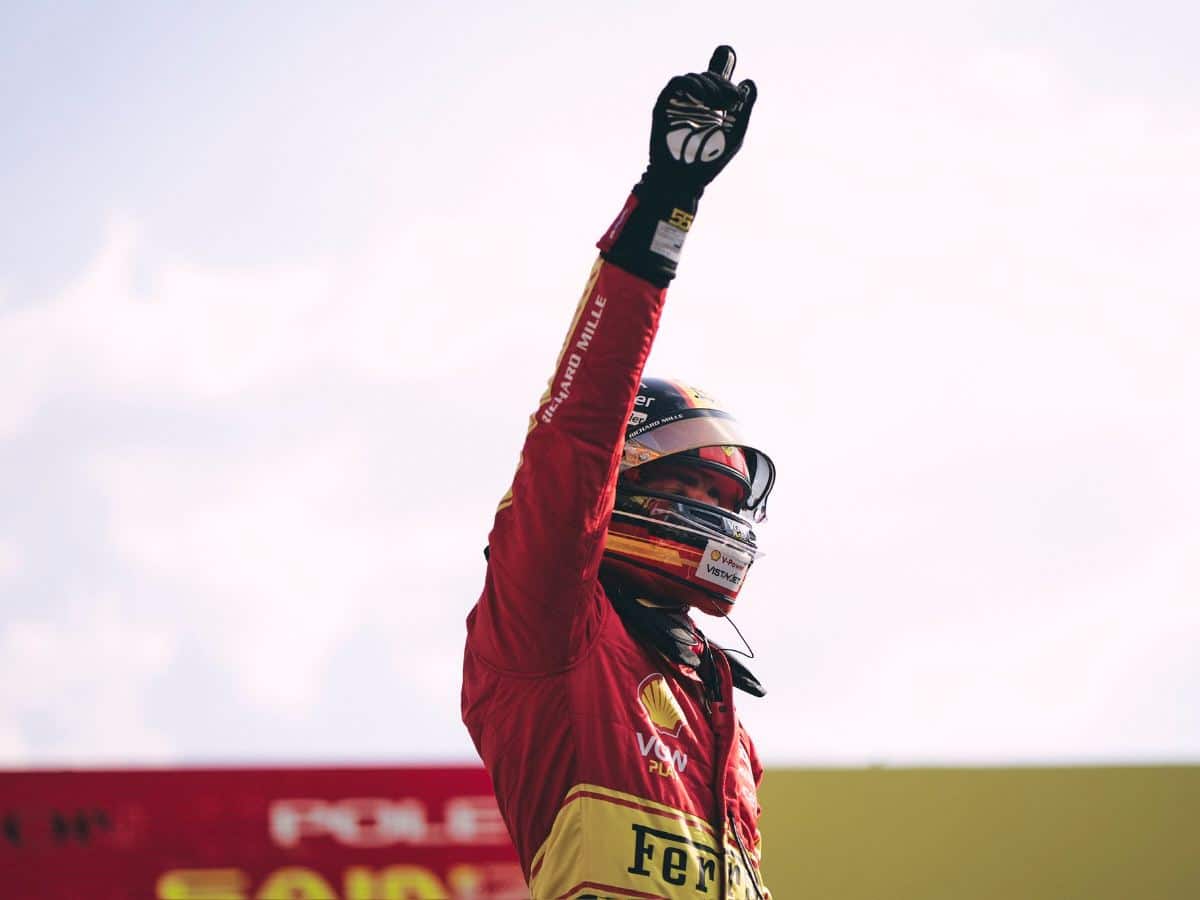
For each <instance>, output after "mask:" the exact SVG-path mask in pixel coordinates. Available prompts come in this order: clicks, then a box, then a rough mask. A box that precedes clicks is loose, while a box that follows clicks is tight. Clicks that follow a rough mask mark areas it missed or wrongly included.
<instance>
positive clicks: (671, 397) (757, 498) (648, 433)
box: [602, 378, 775, 615]
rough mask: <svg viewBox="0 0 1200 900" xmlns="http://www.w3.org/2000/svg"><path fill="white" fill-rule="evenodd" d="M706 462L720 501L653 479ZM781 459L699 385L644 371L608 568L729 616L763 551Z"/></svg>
mask: <svg viewBox="0 0 1200 900" xmlns="http://www.w3.org/2000/svg"><path fill="white" fill-rule="evenodd" d="M697 468H699V469H704V470H706V473H707V477H706V478H705V484H707V485H709V486H710V488H711V497H710V499H711V500H712V502H711V503H710V502H703V501H701V500H698V499H696V498H695V497H694V496H686V495H684V494H681V493H677V492H669V491H662V490H655V489H652V488H651V487H649V486H647V485H644V482H646V481H650V480H651V479H650V478H649V477H648V476H650V475H652V474H654V473H656V472H657V473H661V474H665V475H678V474H685V473H686V472H687V471H688V470H691V471H692V472H695V470H696V469H697ZM774 482H775V464H774V463H772V462H771V459H770V457H768V456H767V455H766V454H765V453H763V452H762V451H760V450H757V449H755V448H753V447H752V446H750V445H749V444H748V443H747V442H746V441H745V440H744V439H743V438H742V434H741V429H740V426H739V425H738V423H737V420H735V419H734V418H733V416H731V415H730V414H729V413H728V412H726V411H725V410H724V409H722V408H721V407H720V406H719V405H718V403H717V401H716V400H714V399H713V398H712V397H711V396H709V395H708V394H706V393H705V392H704V391H701V390H699V389H697V388H694V387H691V386H689V385H686V384H683V383H681V382H678V381H671V380H667V379H662V378H644V379H642V382H641V386H640V388H639V390H638V395H637V398H636V400H635V401H634V405H633V412H632V414H631V415H630V417H629V423H628V425H627V426H626V428H625V445H624V448H623V450H622V453H621V462H620V474H619V477H618V479H617V490H616V499H615V501H614V506H613V514H612V519H611V521H610V523H609V526H608V534H607V537H606V540H605V549H604V559H603V562H602V569H603V571H604V572H605V574H607V575H610V576H616V577H618V578H619V579H621V581H622V582H623V583H624V584H625V585H627V586H628V587H629V588H630V589H632V590H633V591H635V592H642V593H643V594H644V596H645V597H646V598H647V599H648V600H651V601H653V602H661V603H666V604H675V603H677V604H680V605H685V606H691V607H695V608H697V609H699V610H701V611H702V612H707V613H709V614H711V615H725V614H727V613H728V612H729V610H730V609H731V608H732V607H733V603H734V601H735V600H736V599H737V596H738V593H739V592H740V591H741V589H742V585H743V584H744V583H745V579H746V573H747V572H748V571H749V569H750V566H751V564H752V563H753V562H754V560H755V559H756V558H757V557H758V556H759V555H760V551H759V549H758V544H757V541H756V538H755V534H754V526H755V525H756V524H757V523H759V522H762V521H763V520H764V519H765V518H766V514H767V496H768V495H769V494H770V493H771V487H772V486H773V484H774Z"/></svg>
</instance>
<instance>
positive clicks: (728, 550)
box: [696, 540, 753, 592]
mask: <svg viewBox="0 0 1200 900" xmlns="http://www.w3.org/2000/svg"><path fill="white" fill-rule="evenodd" d="M752 560H753V557H751V556H750V554H749V553H744V552H742V551H741V550H738V549H736V548H734V547H730V546H729V545H728V544H722V543H721V542H720V541H717V540H710V541H709V542H708V546H707V547H705V548H704V553H703V555H701V557H700V565H699V566H697V567H696V577H698V578H703V579H704V580H705V581H708V582H711V583H712V584H716V585H719V586H721V587H723V588H727V589H729V590H730V591H733V592H736V591H738V590H739V589H740V588H741V586H742V581H743V580H744V579H745V577H746V570H747V569H748V568H750V563H751V561H752Z"/></svg>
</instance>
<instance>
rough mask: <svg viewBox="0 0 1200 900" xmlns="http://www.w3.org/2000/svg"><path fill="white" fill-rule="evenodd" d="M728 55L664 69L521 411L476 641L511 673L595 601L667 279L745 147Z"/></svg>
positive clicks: (576, 625)
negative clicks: (632, 177) (628, 430)
mask: <svg viewBox="0 0 1200 900" xmlns="http://www.w3.org/2000/svg"><path fill="white" fill-rule="evenodd" d="M734 62H735V58H734V53H733V50H732V49H731V48H729V47H726V46H722V47H718V48H717V50H716V51H715V52H714V53H713V56H712V60H711V61H710V63H709V68H708V71H706V72H702V73H691V74H688V75H680V76H677V77H676V78H672V79H671V80H670V82H668V83H667V85H666V87H665V88H663V90H662V92H661V93H660V94H659V97H658V100H657V102H656V103H655V106H654V112H653V116H652V121H651V135H650V164H649V166H648V167H647V169H646V172H645V174H644V175H643V176H642V179H641V181H640V182H639V183H638V184H637V186H636V187H635V188H634V189H633V193H632V195H631V196H630V197H629V199H628V200H627V201H626V203H625V206H624V208H623V209H622V210H621V213H620V215H618V216H617V219H616V221H614V222H613V224H612V226H611V227H610V228H609V229H608V230H607V231H606V232H605V234H604V236H603V237H602V238H601V239H600V241H599V242H598V245H597V246H598V247H599V248H600V256H601V258H600V259H598V260H597V261H596V264H595V266H594V267H593V268H592V273H591V276H590V278H589V279H588V283H587V287H586V288H585V289H584V292H583V297H582V299H581V300H580V302H579V305H578V307H577V308H576V310H575V316H574V319H573V320H572V322H571V327H570V328H569V330H568V332H567V337H566V340H565V341H564V343H563V346H562V349H561V350H560V351H559V355H558V361H557V363H556V364H555V368H554V374H553V376H552V377H551V379H550V382H549V385H548V387H547V389H546V391H545V393H544V394H543V395H542V397H541V399H540V400H539V401H538V405H537V409H536V410H535V411H534V413H533V415H532V416H530V419H529V429H528V433H527V435H526V438H525V445H524V447H523V449H522V452H521V458H520V461H519V463H518V465H517V471H516V474H515V476H514V478H513V482H512V486H511V487H510V488H509V490H508V492H507V493H506V494H505V495H504V498H503V499H502V500H501V502H500V507H499V509H498V510H497V512H496V519H495V523H494V525H493V527H492V532H491V535H490V538H489V542H490V543H489V564H488V573H487V581H486V583H485V586H484V591H483V595H482V596H481V597H480V600H479V603H478V605H477V607H476V610H475V612H474V613H473V614H472V618H471V621H470V632H471V634H470V643H471V646H472V650H473V651H474V652H476V653H478V654H480V655H481V656H482V657H483V658H484V659H485V660H487V661H489V662H490V663H492V664H493V665H497V666H501V667H503V668H506V669H509V670H513V671H526V672H546V671H552V670H554V669H557V668H561V667H563V666H565V665H568V664H569V663H570V662H571V660H572V659H573V658H574V656H575V655H576V654H577V653H578V652H579V650H580V648H581V647H582V646H583V645H584V644H585V643H586V638H587V635H588V633H589V631H590V625H591V624H594V623H595V622H596V621H597V620H598V617H599V614H600V609H599V608H598V606H597V604H598V603H599V602H602V597H601V596H600V594H599V591H598V589H597V585H596V577H597V573H598V570H599V566H600V559H601V556H602V555H603V552H604V538H605V533H606V531H607V529H608V523H609V518H610V516H611V513H612V506H613V493H614V487H615V485H616V480H617V473H618V465H619V462H620V457H621V450H622V446H623V443H624V436H625V425H626V422H627V421H628V420H629V416H630V413H631V411H632V409H633V404H634V400H635V398H636V396H637V393H638V385H639V383H640V380H641V376H642V367H643V366H644V365H645V362H646V357H647V355H648V354H649V352H650V346H651V343H652V342H653V340H654V335H655V332H656V330H657V328H658V317H659V313H660V312H661V310H662V305H663V301H664V299H665V297H666V287H667V285H668V284H669V283H670V281H671V279H672V278H673V277H674V276H675V269H676V265H677V264H678V262H679V256H680V251H681V249H682V246H683V241H684V238H685V237H686V235H687V232H688V230H689V229H690V228H691V224H692V220H693V217H694V216H695V214H696V209H697V206H698V204H699V200H700V196H701V195H702V194H703V192H704V188H705V187H706V186H707V185H708V184H709V182H711V181H712V179H713V178H715V177H716V176H717V174H718V173H719V172H720V171H721V169H723V168H724V167H725V165H726V164H727V163H728V162H729V160H730V159H731V158H732V157H733V156H734V154H736V153H737V151H738V149H739V148H740V147H741V144H742V139H743V136H744V135H745V131H746V124H747V122H748V120H749V117H750V111H751V109H752V107H753V105H754V101H755V98H756V91H755V87H754V83H753V82H751V81H743V82H742V83H741V84H740V85H736V86H735V85H734V84H733V83H732V82H731V81H730V77H731V76H732V74H733V68H734Z"/></svg>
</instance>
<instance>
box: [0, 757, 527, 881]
mask: <svg viewBox="0 0 1200 900" xmlns="http://www.w3.org/2000/svg"><path fill="white" fill-rule="evenodd" d="M0 896H4V897H13V898H68V897H69V898H86V900H132V898H137V900H145V898H155V897H157V898H161V900H276V898H278V900H376V898H378V900H384V898H386V900H410V898H422V900H424V898H435V897H445V898H453V900H485V898H486V900H517V898H525V897H528V891H527V889H526V888H525V882H524V879H523V878H522V876H521V869H520V866H519V865H518V864H517V861H516V853H515V851H514V850H513V847H512V844H511V842H510V841H509V838H508V832H507V831H506V830H505V827H504V822H503V821H502V820H501V818H500V813H499V811H498V810H497V808H496V801H495V799H494V797H493V796H492V788H491V782H490V781H489V780H488V777H487V774H486V773H485V772H484V771H483V770H482V769H480V768H474V767H437V768H344V769H342V768H339V769H332V768H330V769H300V768H295V769H185V770H178V769H176V770H171V769H149V770H114V771H96V770H89V771H62V772H50V771H34V772H0Z"/></svg>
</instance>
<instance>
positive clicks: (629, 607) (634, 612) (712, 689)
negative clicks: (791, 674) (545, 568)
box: [604, 579, 767, 700]
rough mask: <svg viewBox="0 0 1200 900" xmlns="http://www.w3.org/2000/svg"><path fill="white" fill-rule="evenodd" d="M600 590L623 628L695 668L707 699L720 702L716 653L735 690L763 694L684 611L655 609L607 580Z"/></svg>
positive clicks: (748, 673) (757, 683) (736, 661)
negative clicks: (720, 656) (723, 664)
mask: <svg viewBox="0 0 1200 900" xmlns="http://www.w3.org/2000/svg"><path fill="white" fill-rule="evenodd" d="M604 590H605V593H607V594H608V598H609V601H610V602H611V603H612V605H613V609H615V610H616V611H617V615H619V616H620V617H621V621H622V622H624V623H625V627H626V629H628V630H629V631H630V632H631V633H632V634H633V635H634V636H635V637H636V638H638V639H639V640H641V641H642V642H644V643H647V644H649V645H650V646H652V647H654V648H655V649H656V650H658V651H659V652H660V653H661V654H662V655H663V656H665V657H666V658H667V659H669V660H670V661H671V662H673V663H676V664H678V665H684V666H691V667H692V668H693V669H695V670H696V674H697V675H699V676H700V680H701V681H702V682H704V686H705V690H706V691H707V692H708V695H709V697H710V699H713V700H720V699H721V685H720V681H719V679H718V678H717V671H716V665H715V664H714V662H713V655H714V654H716V653H721V654H722V655H724V657H725V659H726V661H728V663H729V669H730V673H731V674H732V675H733V686H734V687H735V688H738V689H739V690H742V691H745V692H746V693H747V694H750V695H751V696H754V697H763V696H765V695H766V693H767V691H766V688H764V687H763V686H762V682H760V681H759V680H758V679H757V678H756V677H755V676H754V673H753V672H751V671H750V670H749V669H748V668H746V666H745V665H744V664H743V663H742V661H741V660H739V659H738V658H737V657H735V656H734V655H733V654H731V653H728V652H726V651H725V650H724V648H722V647H717V646H715V645H714V644H710V643H709V641H708V638H706V637H705V636H704V632H702V631H701V630H700V629H699V628H697V627H696V623H694V622H693V621H692V620H691V619H690V618H689V617H688V615H687V611H686V610H684V609H678V608H673V607H662V606H657V605H655V604H654V602H653V601H651V600H646V599H642V598H637V597H634V596H633V595H632V594H630V593H629V592H628V591H626V590H624V589H623V587H622V586H621V585H620V584H618V583H615V582H613V581H612V580H611V579H605V580H604Z"/></svg>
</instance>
